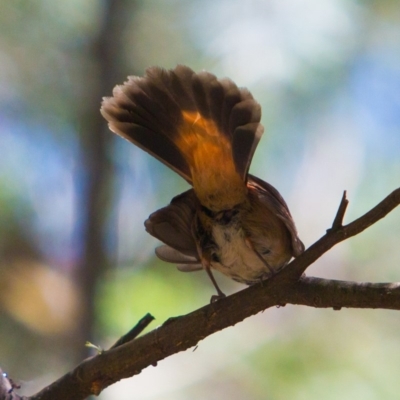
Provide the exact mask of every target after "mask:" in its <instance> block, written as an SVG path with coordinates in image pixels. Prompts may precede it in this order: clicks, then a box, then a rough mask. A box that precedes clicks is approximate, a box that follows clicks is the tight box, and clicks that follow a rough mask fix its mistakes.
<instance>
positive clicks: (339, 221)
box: [331, 190, 349, 230]
mask: <svg viewBox="0 0 400 400" xmlns="http://www.w3.org/2000/svg"><path fill="white" fill-rule="evenodd" d="M348 204H349V201H348V200H347V198H346V190H345V191H344V192H343V196H342V200H341V201H340V205H339V208H338V210H337V213H336V216H335V219H334V221H333V224H332V228H331V230H336V229H339V228H341V227H342V226H343V218H344V214H345V213H346V209H347V206H348Z"/></svg>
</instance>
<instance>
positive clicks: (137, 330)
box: [110, 313, 154, 350]
mask: <svg viewBox="0 0 400 400" xmlns="http://www.w3.org/2000/svg"><path fill="white" fill-rule="evenodd" d="M152 321H154V317H153V316H152V315H151V314H149V313H147V314H146V315H145V316H144V317H143V318H142V319H141V320H140V321H139V322H138V323H137V324H136V325H135V326H134V327H133V328H132V329H131V330H130V331H129V332H128V333H126V334H125V335H124V336H121V337H120V338H119V339H118V340H117V341H116V342H115V343H114V344H113V345H112V346H111V347H110V350H111V349H115V348H116V347H118V346H121V345H122V344H124V343H127V342H130V341H131V340H133V339H135V338H136V337H137V336H139V335H140V334H141V333H142V332H143V331H144V330H145V329H146V328H147V326H148V325H149V324H150V323H151V322H152Z"/></svg>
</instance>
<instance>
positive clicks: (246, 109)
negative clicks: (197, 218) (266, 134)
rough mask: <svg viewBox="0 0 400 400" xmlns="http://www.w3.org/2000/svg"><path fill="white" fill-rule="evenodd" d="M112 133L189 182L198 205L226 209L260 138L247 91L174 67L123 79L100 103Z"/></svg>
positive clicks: (240, 189)
mask: <svg viewBox="0 0 400 400" xmlns="http://www.w3.org/2000/svg"><path fill="white" fill-rule="evenodd" d="M101 112H102V114H103V116H104V117H105V118H106V119H107V120H108V121H109V126H110V129H111V130H112V131H114V132H115V133H117V134H119V135H120V136H122V137H124V138H126V139H127V140H129V141H131V142H133V143H134V144H136V145H137V146H139V147H141V148H142V149H144V150H145V151H147V152H149V153H150V154H152V155H153V156H154V157H156V158H158V159H159V160H160V161H162V162H163V163H165V164H166V165H167V166H169V167H170V168H172V169H173V170H174V171H176V172H177V173H178V174H180V175H181V176H182V177H183V178H184V179H186V180H187V181H188V182H189V183H190V184H192V185H193V187H194V190H195V192H196V195H197V196H198V198H199V199H200V201H201V203H202V204H203V205H205V206H206V207H209V208H211V209H214V210H219V209H224V208H230V207H232V206H234V205H235V204H238V203H240V202H241V201H243V199H244V197H245V195H246V185H245V182H246V180H247V173H248V168H249V166H250V162H251V159H252V156H253V153H254V151H255V148H256V146H257V144H258V141H259V140H260V138H261V135H262V132H263V128H262V125H261V124H260V118H261V109H260V106H259V104H258V103H257V102H256V101H255V100H254V99H253V97H252V95H251V94H250V92H249V91H248V90H246V89H239V88H238V87H237V86H236V85H235V83H233V82H232V81H231V80H229V79H221V80H218V79H217V78H216V77H215V76H214V75H212V74H210V73H207V72H200V73H195V72H193V71H192V70H191V69H190V68H188V67H185V66H182V65H178V66H177V67H176V68H175V69H173V70H168V71H166V70H163V69H161V68H157V67H152V68H149V69H147V71H146V75H145V76H144V77H129V78H128V81H127V82H125V83H124V84H123V85H121V86H117V87H116V88H115V89H114V91H113V97H111V98H105V99H104V100H103V103H102V108H101Z"/></svg>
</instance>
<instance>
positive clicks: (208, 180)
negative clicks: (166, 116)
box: [175, 111, 247, 211]
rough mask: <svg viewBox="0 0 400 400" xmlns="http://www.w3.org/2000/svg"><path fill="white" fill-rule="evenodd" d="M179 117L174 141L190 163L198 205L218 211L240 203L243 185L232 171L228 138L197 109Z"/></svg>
mask: <svg viewBox="0 0 400 400" xmlns="http://www.w3.org/2000/svg"><path fill="white" fill-rule="evenodd" d="M182 116H183V122H182V123H181V125H180V126H179V128H178V135H177V137H176V139H175V144H176V145H177V146H178V148H179V150H180V151H181V152H182V154H183V155H184V157H185V158H186V161H187V163H188V164H189V166H190V170H191V174H192V180H193V188H194V190H195V192H196V195H197V197H198V198H199V200H200V202H201V204H203V205H204V206H206V207H207V208H209V209H211V210H213V211H220V210H224V209H230V208H232V207H233V206H235V205H236V204H239V203H241V202H243V201H244V200H245V198H246V194H247V188H246V184H245V182H243V179H242V178H241V177H240V175H239V174H238V173H237V171H236V168H235V164H234V161H233V157H232V143H231V141H230V140H229V138H227V137H226V136H225V135H224V134H223V133H222V132H220V131H219V130H218V127H217V125H216V124H215V122H214V121H213V120H211V119H208V118H205V117H203V116H202V115H201V114H200V113H199V112H191V111H183V112H182Z"/></svg>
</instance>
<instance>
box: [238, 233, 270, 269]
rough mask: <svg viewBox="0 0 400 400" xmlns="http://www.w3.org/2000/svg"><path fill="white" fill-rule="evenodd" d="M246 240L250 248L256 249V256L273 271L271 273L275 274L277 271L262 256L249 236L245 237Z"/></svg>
mask: <svg viewBox="0 0 400 400" xmlns="http://www.w3.org/2000/svg"><path fill="white" fill-rule="evenodd" d="M245 242H246V244H247V246H248V247H250V249H252V250H253V251H254V253H255V254H256V256H257V257H258V258H259V259H260V261H261V262H262V263H264V265H265V266H266V267H267V269H268V271H269V272H270V273H271V275H273V274H274V273H275V271H274V270H273V269H272V268H271V267H270V265H269V264H268V263H267V262H266V261H265V260H264V258H263V257H262V255H261V254H260V253H259V252H258V251H257V250H256V249H255V248H254V246H253V243H251V242H250V240H249V239H248V238H247V239H245Z"/></svg>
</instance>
